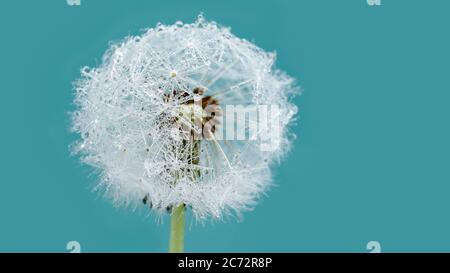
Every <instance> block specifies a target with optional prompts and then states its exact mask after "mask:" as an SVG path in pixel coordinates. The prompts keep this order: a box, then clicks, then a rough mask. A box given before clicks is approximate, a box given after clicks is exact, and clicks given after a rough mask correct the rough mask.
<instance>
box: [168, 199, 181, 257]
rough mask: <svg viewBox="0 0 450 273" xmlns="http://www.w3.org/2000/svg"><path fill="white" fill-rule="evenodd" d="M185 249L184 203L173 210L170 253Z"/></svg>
mask: <svg viewBox="0 0 450 273" xmlns="http://www.w3.org/2000/svg"><path fill="white" fill-rule="evenodd" d="M183 251H184V205H183V204H181V205H179V206H178V207H176V208H174V209H173V210H172V216H171V223H170V243H169V253H183Z"/></svg>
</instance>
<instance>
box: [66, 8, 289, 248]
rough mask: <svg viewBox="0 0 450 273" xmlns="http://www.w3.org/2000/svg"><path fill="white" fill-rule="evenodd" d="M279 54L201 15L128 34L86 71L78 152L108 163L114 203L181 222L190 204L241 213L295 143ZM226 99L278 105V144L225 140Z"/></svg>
mask: <svg viewBox="0 0 450 273" xmlns="http://www.w3.org/2000/svg"><path fill="white" fill-rule="evenodd" d="M274 61H275V55H274V54H273V53H267V52H265V51H263V50H262V49H260V48H258V47H257V46H255V45H254V44H252V43H250V42H248V41H246V40H244V39H240V38H238V37H236V36H234V35H233V34H231V33H230V31H229V29H227V28H224V27H221V26H219V25H218V24H216V23H215V22H208V21H206V20H205V19H204V18H203V17H202V16H199V18H198V19H197V21H196V22H194V23H192V24H183V23H181V22H177V23H176V24H174V25H167V26H166V25H162V24H158V25H157V26H156V28H151V29H149V30H147V31H146V32H145V33H143V34H142V35H140V36H137V37H128V38H126V39H124V40H123V41H121V42H119V43H116V44H113V45H112V46H111V48H110V49H109V50H108V51H107V52H106V53H105V55H104V57H103V62H102V64H101V65H100V66H98V67H96V68H83V69H82V73H81V74H82V77H81V78H80V79H79V80H78V81H77V83H76V86H75V89H76V93H75V104H76V106H77V109H76V111H75V112H74V113H73V116H72V118H73V130H74V131H75V132H77V133H79V135H80V139H79V141H78V142H77V143H76V144H75V145H74V152H75V153H77V154H79V155H80V156H81V158H82V161H83V162H84V163H86V164H88V165H91V166H93V167H95V168H97V169H98V170H100V172H101V175H100V183H99V185H98V187H96V188H98V189H102V190H103V191H104V193H105V195H106V196H108V197H109V198H111V199H112V201H113V202H114V203H115V205H125V206H127V205H131V206H138V205H139V204H140V205H142V203H144V204H146V205H147V207H150V208H151V209H152V210H154V211H156V212H160V213H163V212H165V211H166V210H167V211H168V212H169V213H171V214H172V225H173V226H172V227H173V228H175V229H177V228H178V227H179V226H181V225H184V210H185V209H186V208H190V209H192V212H193V215H194V216H195V217H196V218H197V219H198V220H205V219H207V218H208V217H211V218H223V217H224V216H227V215H236V216H238V217H240V216H241V214H242V212H244V211H246V210H249V209H251V208H252V207H253V206H254V205H255V204H256V203H257V201H258V199H259V198H260V196H261V195H262V194H263V193H264V192H265V191H266V190H267V189H268V188H269V186H270V185H271V184H272V176H271V171H270V167H271V165H272V164H273V163H276V162H278V161H279V159H280V158H281V157H282V156H283V155H284V154H285V153H286V152H287V151H288V149H289V141H290V134H289V132H288V125H289V123H290V122H291V121H292V119H293V117H294V115H295V113H296V111H297V108H296V107H295V105H293V104H292V103H291V102H290V98H291V96H292V95H293V94H295V92H296V88H295V86H294V85H293V79H292V78H291V77H289V76H287V75H286V74H284V73H283V72H281V71H279V70H277V69H275V68H274V67H273V64H274ZM226 105H278V106H279V109H280V110H279V113H278V116H277V119H279V121H280V122H279V123H280V134H278V137H277V141H276V142H274V143H277V144H276V145H275V146H273V147H271V149H270V150H261V149H259V145H260V144H261V142H262V141H263V140H262V139H261V138H252V139H251V140H250V139H248V140H222V139H220V137H218V135H219V133H220V132H222V131H221V130H220V129H222V130H231V129H230V128H225V129H224V127H225V126H224V124H223V123H222V119H223V114H224V113H223V110H222V109H224V108H225V106H226ZM247 121H249V123H258V122H259V121H254V120H249V119H247ZM252 126H253V125H252ZM261 128H263V127H261ZM244 129H245V130H246V131H248V130H249V125H248V126H246V127H245V128H244ZM174 215H175V216H176V217H175V218H174ZM176 236H182V234H181V235H180V234H178V233H177V234H176ZM178 250H180V249H178ZM181 250H182V248H181Z"/></svg>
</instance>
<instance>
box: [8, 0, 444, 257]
mask: <svg viewBox="0 0 450 273" xmlns="http://www.w3.org/2000/svg"><path fill="white" fill-rule="evenodd" d="M199 12H204V15H205V17H206V18H207V19H212V20H215V21H217V22H219V23H221V24H223V25H227V26H231V28H232V31H233V32H234V33H235V34H236V35H238V36H240V37H243V38H246V39H249V40H252V41H254V42H255V43H256V44H257V45H259V46H260V47H262V48H264V49H266V50H269V51H274V50H276V52H277V53H278V67H280V68H281V69H283V70H285V71H287V72H288V73H289V74H291V75H293V76H294V77H296V78H297V79H298V82H299V84H300V85H301V86H302V88H303V89H304V93H303V95H302V96H300V97H298V98H297V99H296V100H295V102H296V104H297V105H298V106H299V108H300V115H299V120H298V122H297V125H296V127H295V131H296V133H297V135H298V139H297V140H296V142H295V145H294V147H293V150H292V152H291V153H290V155H289V157H288V158H286V160H285V161H284V162H283V164H282V165H280V166H279V167H277V168H276V169H275V173H276V177H275V180H276V182H277V185H278V186H277V187H275V188H273V189H272V191H271V192H270V193H269V194H268V196H267V197H266V198H264V199H263V200H262V201H261V203H260V205H258V206H257V207H256V209H255V210H254V211H253V212H250V213H246V214H245V217H244V219H243V221H242V222H236V221H234V220H229V221H226V222H215V223H205V224H196V223H195V222H193V221H192V219H191V218H189V220H188V229H189V230H188V232H187V234H186V251H189V252H210V251H213V252H221V251H224V252H311V251H312V252H367V250H366V244H367V242H369V241H372V240H375V241H378V242H380V244H381V248H382V251H383V252H399V251H407V252H415V251H426V252H429V251H444V252H449V251H450V198H449V194H450V164H449V163H450V159H449V156H450V123H449V117H450V107H449V103H450V74H449V72H450V67H449V65H450V53H449V49H450V36H449V26H450V16H449V13H450V1H446V0H433V1H425V0H382V5H381V6H369V5H368V4H367V3H366V0H341V1H337V0H328V1H327V0H297V1H294V0H292V1H288V0H281V1H280V0H277V1H275V0H273V1H262V0H258V1H250V0H247V1H244V0H226V1H225V0H223V1H211V0H210V1H206V0H205V1H193V0H192V1H187V0H170V1H142V0H127V1H111V0H109V1H108V0H81V5H80V6H69V5H68V4H67V3H66V0H51V1H49V0H39V1H37V0H33V1H32V0H29V1H26V0H7V1H2V3H1V7H0V30H1V32H0V33H1V43H0V89H1V91H0V122H1V123H0V132H1V134H0V170H1V171H0V252H8V251H14V252H25V251H31V252H66V251H67V250H66V244H67V242H68V241H72V240H75V241H78V242H80V244H81V248H82V249H81V250H82V251H83V252H103V251H106V252H135V251H138V252H164V251H166V250H167V241H168V224H169V221H168V218H164V219H162V220H163V223H158V221H157V219H156V217H154V215H150V216H148V215H146V214H145V213H142V212H134V213H133V212H130V211H128V210H125V209H116V208H114V207H113V206H112V205H111V204H110V202H109V201H107V200H104V199H103V198H101V197H100V196H98V195H97V194H95V193H92V192H91V190H90V188H91V186H92V185H93V184H94V183H95V180H96V177H95V176H92V175H90V173H91V172H90V169H89V168H88V167H86V166H82V165H80V164H79V162H78V159H77V158H75V157H71V156H70V154H69V149H68V145H69V144H70V143H71V142H72V141H73V140H74V139H76V136H75V135H73V134H71V133H70V132H69V116H68V112H69V111H70V110H72V109H73V105H72V104H71V101H72V98H73V97H72V90H71V83H72V81H73V80H75V79H76V78H77V77H78V76H79V70H80V68H81V67H82V66H84V65H90V66H95V65H97V64H99V62H100V60H101V56H102V54H103V52H104V51H105V50H106V49H107V48H108V43H109V41H114V40H119V39H121V38H122V37H124V36H126V35H130V34H139V33H141V30H142V29H144V28H147V27H152V26H154V25H155V24H156V23H157V22H159V21H161V22H163V23H167V24H171V23H174V22H175V21H176V20H182V21H184V22H191V21H193V20H195V18H196V16H197V15H198V14H199Z"/></svg>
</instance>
